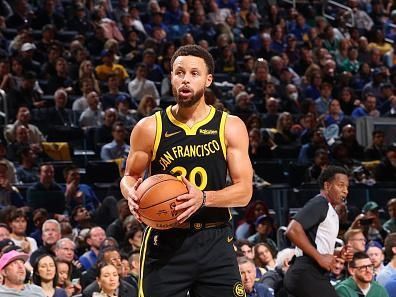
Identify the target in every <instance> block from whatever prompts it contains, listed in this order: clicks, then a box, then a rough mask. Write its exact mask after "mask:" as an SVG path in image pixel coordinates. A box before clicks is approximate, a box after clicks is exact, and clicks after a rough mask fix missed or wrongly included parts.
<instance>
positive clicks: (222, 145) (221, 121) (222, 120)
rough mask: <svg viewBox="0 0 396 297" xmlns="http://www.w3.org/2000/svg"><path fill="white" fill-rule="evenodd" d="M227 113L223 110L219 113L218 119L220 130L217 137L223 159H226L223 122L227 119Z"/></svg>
mask: <svg viewBox="0 0 396 297" xmlns="http://www.w3.org/2000/svg"><path fill="white" fill-rule="evenodd" d="M227 115H228V114H227V113H226V112H224V111H223V113H222V115H221V120H220V131H219V134H220V135H219V137H220V144H221V148H222V150H223V154H224V159H226V160H227V148H226V143H225V123H226V120H227Z"/></svg>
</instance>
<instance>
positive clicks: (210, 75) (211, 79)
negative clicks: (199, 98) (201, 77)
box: [205, 74, 213, 88]
mask: <svg viewBox="0 0 396 297" xmlns="http://www.w3.org/2000/svg"><path fill="white" fill-rule="evenodd" d="M212 82H213V74H208V75H207V76H206V82H205V87H207V88H209V87H210V85H211V84H212Z"/></svg>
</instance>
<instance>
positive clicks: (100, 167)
mask: <svg viewBox="0 0 396 297" xmlns="http://www.w3.org/2000/svg"><path fill="white" fill-rule="evenodd" d="M86 177H87V182H90V183H93V184H97V183H109V184H112V183H114V182H116V180H117V179H118V178H119V177H120V172H119V169H118V165H117V163H115V162H107V161H88V163H87V167H86Z"/></svg>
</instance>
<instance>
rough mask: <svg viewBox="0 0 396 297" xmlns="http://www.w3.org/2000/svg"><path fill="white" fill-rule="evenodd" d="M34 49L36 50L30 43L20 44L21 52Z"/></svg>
mask: <svg viewBox="0 0 396 297" xmlns="http://www.w3.org/2000/svg"><path fill="white" fill-rule="evenodd" d="M35 49H36V46H35V45H34V44H33V43H30V42H26V43H24V44H22V46H21V52H27V51H30V50H35Z"/></svg>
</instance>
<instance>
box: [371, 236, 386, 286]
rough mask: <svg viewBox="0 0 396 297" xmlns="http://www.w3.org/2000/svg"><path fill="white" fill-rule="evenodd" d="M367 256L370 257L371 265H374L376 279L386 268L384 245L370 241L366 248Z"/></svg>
mask: <svg viewBox="0 0 396 297" xmlns="http://www.w3.org/2000/svg"><path fill="white" fill-rule="evenodd" d="M366 253H367V256H369V258H370V260H371V263H373V265H374V276H375V278H376V277H377V275H378V274H379V273H380V272H381V270H382V268H384V258H385V257H384V252H383V251H382V245H381V244H380V243H378V242H377V241H370V242H369V243H368V244H367V248H366Z"/></svg>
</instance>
